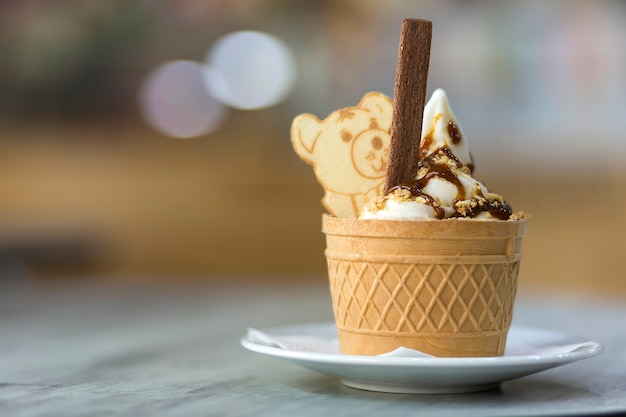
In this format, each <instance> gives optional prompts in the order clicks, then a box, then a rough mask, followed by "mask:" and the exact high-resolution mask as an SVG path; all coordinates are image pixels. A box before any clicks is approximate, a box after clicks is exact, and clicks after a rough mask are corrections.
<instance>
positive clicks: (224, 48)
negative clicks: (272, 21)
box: [205, 31, 296, 110]
mask: <svg viewBox="0 0 626 417" xmlns="http://www.w3.org/2000/svg"><path fill="white" fill-rule="evenodd" d="M206 62H207V64H208V68H207V69H206V72H205V78H206V83H207V86H208V88H209V91H210V92H211V94H213V95H214V96H215V97H216V98H217V99H218V100H220V101H221V102H222V103H224V104H226V105H228V106H231V107H234V108H238V109H244V110H252V109H259V108H264V107H269V106H273V105H276V104H278V103H280V102H281V101H282V100H284V98H285V97H286V96H287V95H288V94H289V92H290V91H291V89H292V87H293V84H294V82H295V78H296V65H295V60H294V58H293V54H292V53H291V50H290V49H289V47H288V46H287V45H286V44H285V43H284V42H283V41H281V40H280V39H278V38H276V37H274V36H272V35H269V34H267V33H262V32H254V31H240V32H233V33H230V34H228V35H226V36H224V37H222V38H220V39H218V40H217V41H216V42H215V44H214V46H213V47H212V48H211V49H210V50H209V51H208V53H207V58H206Z"/></svg>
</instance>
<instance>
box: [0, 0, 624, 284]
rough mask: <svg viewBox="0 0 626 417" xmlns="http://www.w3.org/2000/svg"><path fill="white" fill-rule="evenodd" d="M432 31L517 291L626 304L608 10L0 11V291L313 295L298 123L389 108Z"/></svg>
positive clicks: (138, 4)
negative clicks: (23, 286) (415, 43)
mask: <svg viewBox="0 0 626 417" xmlns="http://www.w3.org/2000/svg"><path fill="white" fill-rule="evenodd" d="M407 17H418V18H425V19H429V20H432V21H433V27H434V33H433V41H432V50H431V63H430V73H429V93H428V94H429V95H430V92H432V91H433V90H434V89H435V88H437V87H442V88H444V89H445V90H446V91H447V93H448V96H449V98H450V101H451V104H452V107H453V109H454V111H455V113H456V115H457V117H458V119H459V120H460V122H461V124H462V125H463V128H464V131H465V134H466V136H467V137H468V140H469V141H470V145H471V148H472V153H473V155H474V159H475V162H476V165H477V170H476V176H477V177H478V178H479V179H480V180H482V181H483V182H484V183H485V184H486V185H487V186H488V187H489V188H490V190H493V191H496V192H498V193H500V194H503V195H504V196H505V197H506V198H507V199H508V201H509V202H510V203H511V204H512V205H513V207H514V209H516V210H523V211H525V212H527V213H530V214H531V215H532V219H531V223H530V227H529V232H528V235H527V238H526V240H525V243H524V245H525V255H524V256H525V258H524V263H523V266H522V270H521V274H520V285H521V286H522V287H524V288H533V289H537V290H540V291H553V292H555V293H569V292H573V291H579V292H585V293H587V292H594V293H601V294H613V295H623V296H626V276H625V274H624V269H623V264H622V261H623V260H624V257H625V256H626V243H625V242H626V216H625V215H624V213H626V175H625V174H626V164H625V163H624V162H625V161H626V137H625V133H626V76H625V74H626V43H625V40H626V3H624V2H622V1H619V0H614V1H595V2H589V1H577V0H567V1H566V0H560V1H552V2H541V1H527V2H498V1H488V0H487V1H473V2H470V1H458V0H457V1H452V0H445V1H438V2H426V1H409V0H388V1H385V2H380V1H374V0H371V1H362V0H336V1H319V0H301V1H286V0H228V1H220V0H143V1H129V0H110V1H106V2H104V1H96V0H93V1H90V0H85V1H81V2H74V1H67V0H19V1H17V0H13V1H10V0H5V1H2V2H0V280H1V281H3V282H16V281H19V280H25V279H26V280H36V281H42V282H48V281H56V280H66V279H75V280H85V279H91V280H97V279H101V280H105V279H115V280H129V281H130V280H133V281H146V282H152V281H155V280H168V279H178V280H180V279H190V280H202V281H215V280H228V281H232V280H237V279H243V278H244V277H245V278H254V279H256V280H261V279H266V280H268V281H277V280H278V281H280V280H289V281H294V280H302V281H313V280H316V281H323V280H324V278H323V277H324V275H325V260H324V256H323V249H324V237H323V236H322V234H321V232H320V216H321V214H322V212H323V208H322V206H321V204H320V201H319V200H320V198H321V197H322V194H323V193H322V189H321V187H320V186H319V185H318V184H317V182H316V180H315V178H314V175H313V171H312V169H311V168H310V167H309V166H308V165H306V164H304V163H303V162H301V161H300V160H299V159H298V158H297V156H296V155H295V154H294V153H293V151H292V149H291V144H290V139H289V127H290V123H291V120H292V119H293V117H294V116H295V115H297V114H299V113H303V112H309V113H314V114H316V115H317V116H319V117H320V118H323V117H325V116H326V115H328V114H329V113H330V112H332V111H333V110H335V109H337V108H341V107H346V106H352V105H356V104H357V103H358V102H359V100H360V98H361V97H362V96H363V95H364V94H365V93H366V92H368V91H381V92H383V93H385V94H387V95H389V96H392V95H393V85H394V77H395V69H396V61H397V48H398V40H399V31H400V26H401V23H402V20H403V19H404V18H407Z"/></svg>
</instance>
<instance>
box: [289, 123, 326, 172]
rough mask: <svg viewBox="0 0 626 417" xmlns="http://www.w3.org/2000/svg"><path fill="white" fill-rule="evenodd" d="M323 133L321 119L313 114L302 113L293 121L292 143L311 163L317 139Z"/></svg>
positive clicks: (301, 156)
mask: <svg viewBox="0 0 626 417" xmlns="http://www.w3.org/2000/svg"><path fill="white" fill-rule="evenodd" d="M321 134H322V128H321V122H320V120H319V119H318V118H317V117H315V116H314V115H312V114H301V115H300V116H298V117H296V118H295V119H293V122H292V123H291V143H292V145H293V148H294V150H295V151H296V153H297V154H298V155H299V156H300V158H302V159H303V160H304V161H305V162H308V163H311V162H313V160H312V159H311V156H312V154H313V151H314V150H315V145H316V144H317V140H318V139H319V137H320V135H321Z"/></svg>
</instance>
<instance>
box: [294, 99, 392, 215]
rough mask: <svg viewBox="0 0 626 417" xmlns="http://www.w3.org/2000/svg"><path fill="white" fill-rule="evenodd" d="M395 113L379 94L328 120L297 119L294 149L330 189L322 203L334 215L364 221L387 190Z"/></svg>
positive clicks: (341, 110) (303, 116)
mask: <svg viewBox="0 0 626 417" xmlns="http://www.w3.org/2000/svg"><path fill="white" fill-rule="evenodd" d="M392 113H393V103H392V101H391V99H390V98H389V97H387V96H385V95H384V94H381V93H375V92H373V93H368V94H366V95H365V96H364V97H363V99H361V102H360V103H359V104H358V105H357V106H355V107H347V108H344V109H340V110H337V111H335V112H333V113H331V114H330V115H329V116H328V117H327V118H325V119H324V120H319V119H318V118H317V117H315V116H314V115H312V114H302V115H300V116H298V117H296V118H295V119H294V121H293V124H292V126H291V142H292V144H293V147H294V149H295V151H296V153H297V154H298V155H299V156H300V158H302V159H303V160H304V161H305V162H307V163H308V164H310V165H312V166H313V170H314V171H315V175H316V176H317V179H318V181H319V182H320V183H321V184H322V186H323V187H324V191H325V194H324V198H323V199H322V203H323V204H324V207H325V208H326V209H327V210H328V211H329V213H330V214H332V215H333V216H336V217H358V216H359V214H360V211H361V209H362V208H363V207H364V206H365V205H366V203H367V202H369V201H370V200H372V199H374V198H376V196H377V195H378V194H380V192H381V191H382V188H383V185H384V181H385V174H386V170H387V153H388V151H389V143H390V129H391V118H392Z"/></svg>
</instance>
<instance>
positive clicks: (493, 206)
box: [390, 122, 513, 220]
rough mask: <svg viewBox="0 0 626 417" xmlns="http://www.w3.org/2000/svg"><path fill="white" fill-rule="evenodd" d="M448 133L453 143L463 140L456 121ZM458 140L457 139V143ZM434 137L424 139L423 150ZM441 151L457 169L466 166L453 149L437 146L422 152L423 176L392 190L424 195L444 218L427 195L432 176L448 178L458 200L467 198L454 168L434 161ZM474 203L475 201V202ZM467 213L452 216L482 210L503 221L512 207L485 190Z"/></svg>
mask: <svg viewBox="0 0 626 417" xmlns="http://www.w3.org/2000/svg"><path fill="white" fill-rule="evenodd" d="M448 134H449V135H450V138H451V140H452V142H453V143H459V142H460V141H461V133H460V131H459V129H458V127H457V125H456V124H454V123H453V122H448ZM455 140H456V142H455ZM432 141H433V138H432V136H431V135H430V134H429V135H427V136H426V137H424V139H422V143H423V147H422V149H428V147H429V146H430V144H431V143H432ZM439 152H442V153H443V154H444V155H445V156H447V157H448V158H449V159H450V160H451V161H452V162H453V163H454V165H456V167H457V168H461V167H463V164H462V163H461V161H459V159H458V158H457V157H456V156H455V155H454V153H453V152H452V150H451V149H450V148H449V147H448V146H445V147H443V148H440V149H438V150H437V151H436V152H434V153H431V154H429V155H423V153H422V152H420V161H419V162H418V170H420V169H422V168H426V169H427V172H426V175H424V176H423V177H421V178H418V179H414V180H411V181H407V182H404V183H402V184H400V185H398V186H396V187H393V188H392V189H391V190H390V191H393V190H407V191H409V192H410V193H411V195H412V196H414V197H422V198H424V199H425V200H426V201H427V204H428V205H430V206H431V207H432V208H433V209H434V210H435V217H436V218H438V219H443V218H445V211H444V209H443V207H441V206H440V205H439V204H438V203H437V202H436V201H435V200H434V199H433V197H432V196H430V195H428V194H425V193H423V192H422V190H423V189H424V188H425V187H426V186H427V185H428V183H429V182H430V181H431V180H432V179H433V178H440V179H442V180H445V181H447V182H449V183H451V184H453V185H454V186H455V187H456V190H457V193H456V198H455V201H454V202H455V203H457V202H459V201H463V200H465V199H466V198H467V197H466V195H465V187H463V184H462V183H461V181H460V180H459V178H458V176H457V175H456V174H455V173H454V172H452V169H451V167H450V166H449V165H447V164H441V163H437V162H435V157H436V155H437V154H438V153H439ZM466 167H467V168H469V170H470V173H472V172H473V171H474V165H473V164H468V165H466ZM474 202H475V204H473V203H474ZM464 208H465V210H464V213H460V212H459V211H458V210H457V211H456V212H455V213H454V214H453V215H452V216H451V217H469V218H475V217H476V216H478V215H479V214H480V213H483V212H487V213H489V214H490V215H491V216H493V217H495V218H496V219H500V220H507V219H508V218H509V217H510V216H511V215H512V214H513V210H512V209H511V206H510V205H509V204H508V203H507V202H506V201H504V200H502V201H497V200H493V201H491V200H488V199H487V198H486V197H485V196H484V194H483V193H482V190H480V192H479V193H478V195H476V196H475V197H474V198H473V201H472V204H471V205H470V206H469V207H464Z"/></svg>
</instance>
